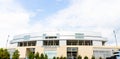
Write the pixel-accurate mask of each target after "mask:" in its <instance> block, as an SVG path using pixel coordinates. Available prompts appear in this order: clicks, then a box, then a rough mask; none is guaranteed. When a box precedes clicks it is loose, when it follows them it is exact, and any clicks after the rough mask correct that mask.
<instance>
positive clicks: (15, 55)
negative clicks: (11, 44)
mask: <svg viewBox="0 0 120 59" xmlns="http://www.w3.org/2000/svg"><path fill="white" fill-rule="evenodd" d="M19 56H20V54H19V51H18V50H15V52H14V53H13V55H12V59H19Z"/></svg>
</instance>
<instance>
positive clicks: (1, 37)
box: [0, 0, 30, 47]
mask: <svg viewBox="0 0 120 59" xmlns="http://www.w3.org/2000/svg"><path fill="white" fill-rule="evenodd" d="M29 17H30V14H29V13H28V12H26V10H24V9H23V8H22V6H20V5H19V4H18V3H17V2H15V0H0V42H1V43H0V47H5V44H6V41H7V36H8V35H10V40H11V39H12V36H13V35H15V34H18V33H19V34H20V33H25V32H27V27H28V22H29Z"/></svg>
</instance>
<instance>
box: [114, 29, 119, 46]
mask: <svg viewBox="0 0 120 59" xmlns="http://www.w3.org/2000/svg"><path fill="white" fill-rule="evenodd" d="M113 33H114V38H115V42H116V46H118V43H117V36H116V31H115V30H113Z"/></svg>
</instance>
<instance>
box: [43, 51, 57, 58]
mask: <svg viewBox="0 0 120 59" xmlns="http://www.w3.org/2000/svg"><path fill="white" fill-rule="evenodd" d="M44 52H45V54H47V55H48V59H53V57H54V56H56V54H57V52H56V51H54V50H47V51H44Z"/></svg>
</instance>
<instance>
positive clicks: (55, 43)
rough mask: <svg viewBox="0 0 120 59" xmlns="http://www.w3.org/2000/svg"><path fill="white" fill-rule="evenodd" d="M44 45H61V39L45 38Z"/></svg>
mask: <svg viewBox="0 0 120 59" xmlns="http://www.w3.org/2000/svg"><path fill="white" fill-rule="evenodd" d="M43 45H47V46H51V45H59V40H44V41H43Z"/></svg>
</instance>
